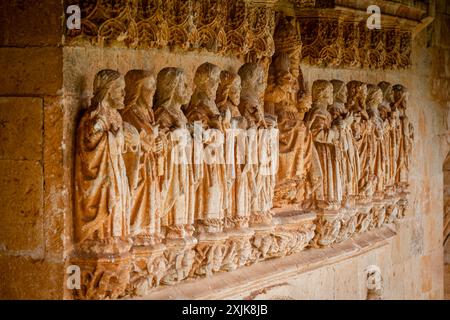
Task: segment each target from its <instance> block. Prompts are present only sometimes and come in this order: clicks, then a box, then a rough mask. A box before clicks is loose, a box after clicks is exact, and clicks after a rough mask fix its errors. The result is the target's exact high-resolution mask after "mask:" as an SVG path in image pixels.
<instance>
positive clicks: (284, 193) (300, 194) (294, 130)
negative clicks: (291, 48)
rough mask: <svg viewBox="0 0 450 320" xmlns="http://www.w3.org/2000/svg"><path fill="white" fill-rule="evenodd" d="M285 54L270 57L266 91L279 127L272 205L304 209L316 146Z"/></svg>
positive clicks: (267, 108) (266, 97)
mask: <svg viewBox="0 0 450 320" xmlns="http://www.w3.org/2000/svg"><path fill="white" fill-rule="evenodd" d="M290 68H291V59H290V58H289V55H288V54H284V53H282V54H279V55H277V56H275V57H274V58H273V62H272V64H271V66H270V69H269V80H268V87H267V90H266V94H265V109H266V112H271V113H273V114H274V115H275V116H276V117H277V121H278V129H279V132H280V133H279V167H278V172H277V185H276V187H275V199H274V207H275V208H282V209H290V210H292V209H294V210H303V209H306V208H308V207H309V205H310V204H311V202H308V200H310V199H308V198H309V192H308V189H310V188H308V187H310V186H311V184H312V181H308V179H309V178H310V177H311V174H310V173H311V170H312V165H313V157H314V155H316V154H315V149H314V145H313V141H312V135H311V133H310V131H309V129H308V128H307V127H306V125H305V123H304V122H303V119H302V118H301V115H300V112H299V110H298V105H297V104H298V101H297V98H298V97H297V91H298V88H299V85H298V79H297V78H295V77H294V76H293V74H292V73H291V69H290Z"/></svg>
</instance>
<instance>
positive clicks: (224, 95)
mask: <svg viewBox="0 0 450 320" xmlns="http://www.w3.org/2000/svg"><path fill="white" fill-rule="evenodd" d="M240 101H241V78H240V77H239V75H237V74H235V73H232V72H229V71H226V70H223V71H222V72H221V73H220V85H219V88H218V89H217V96H216V103H217V107H218V108H219V111H220V112H221V114H222V115H226V114H227V113H229V114H231V121H230V123H229V126H228V127H227V126H224V127H225V161H226V174H225V176H226V181H227V184H226V198H227V199H228V201H229V203H228V206H227V208H226V210H225V227H226V228H227V229H233V228H236V229H239V228H245V227H247V226H248V210H249V197H248V195H249V190H248V177H247V174H244V168H245V148H246V134H245V130H246V129H247V121H246V119H245V118H244V117H243V116H242V115H241V112H240V111H239V103H240Z"/></svg>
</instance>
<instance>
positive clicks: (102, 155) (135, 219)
mask: <svg viewBox="0 0 450 320" xmlns="http://www.w3.org/2000/svg"><path fill="white" fill-rule="evenodd" d="M293 66H295V63H292V61H291V60H290V57H289V54H287V53H283V52H280V53H277V54H276V55H275V56H274V58H273V60H272V64H271V66H270V69H269V76H268V77H266V76H265V74H264V73H265V71H264V68H263V67H262V65H261V64H258V63H246V64H244V65H242V67H241V68H240V69H239V72H238V73H233V72H230V71H227V70H221V69H220V68H219V67H218V66H216V65H214V64H211V63H208V62H206V63H203V64H201V65H200V66H198V68H197V71H196V73H195V76H194V81H193V84H190V83H188V82H187V80H186V75H185V73H184V71H183V69H180V68H173V67H166V68H163V69H162V70H161V71H160V72H159V73H158V74H157V75H155V74H152V73H151V72H149V71H145V70H130V71H129V72H127V74H126V75H125V76H123V75H121V74H120V73H118V72H117V71H113V70H101V71H99V72H98V74H97V75H96V77H95V79H94V96H93V98H92V102H91V106H90V107H89V108H88V109H87V110H85V111H84V113H83V115H82V117H81V120H80V122H79V126H78V131H77V136H76V138H77V139H76V140H77V144H76V157H75V192H74V202H75V207H74V242H75V249H74V251H73V256H72V262H73V263H76V264H77V265H79V266H80V268H81V269H82V287H81V289H79V290H76V292H75V295H74V296H75V298H79V299H110V298H111V299H114V298H120V297H124V296H127V295H128V296H135V295H141V296H142V295H145V294H146V293H148V292H149V291H151V290H152V288H155V287H157V286H161V285H174V284H177V283H179V282H180V281H183V280H184V279H187V278H197V277H205V276H211V275H213V274H214V273H217V272H224V271H225V272H226V271H232V270H236V269H238V268H240V267H243V266H246V265H250V264H254V263H258V262H260V261H263V260H267V259H271V258H279V257H283V256H286V255H291V254H294V253H297V252H300V251H302V250H304V249H305V248H307V247H312V248H314V247H324V246H330V245H332V244H333V243H336V242H342V241H345V240H347V239H349V238H351V237H352V236H354V235H355V234H357V233H363V232H366V231H368V230H372V229H375V228H381V227H382V226H383V225H384V224H390V223H394V222H396V221H397V220H398V219H401V218H402V217H403V216H404V215H405V211H406V209H407V206H408V200H407V196H408V172H409V167H410V161H411V160H410V158H411V153H412V146H413V142H414V129H413V126H412V124H411V123H410V121H409V119H408V117H407V115H406V109H407V106H408V91H407V89H406V88H405V87H404V86H402V85H399V84H397V85H394V86H392V85H391V84H389V83H387V82H382V83H380V84H378V85H375V84H366V83H363V82H361V81H356V80H353V81H350V82H348V83H344V82H342V81H340V80H332V81H328V80H316V81H314V83H313V84H312V86H311V88H310V89H309V88H308V89H307V90H306V91H305V92H304V93H303V94H302V95H300V97H299V94H298V90H299V88H300V87H302V86H305V84H299V82H298V81H299V78H298V77H296V76H295V75H294V74H295V73H298V70H294V69H292V67H293ZM294 71H295V72H294ZM266 79H267V80H266ZM306 86H307V85H306Z"/></svg>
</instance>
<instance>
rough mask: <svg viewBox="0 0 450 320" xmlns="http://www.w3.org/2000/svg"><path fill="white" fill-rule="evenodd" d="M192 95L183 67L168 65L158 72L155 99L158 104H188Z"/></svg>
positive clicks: (166, 105) (165, 105)
mask: <svg viewBox="0 0 450 320" xmlns="http://www.w3.org/2000/svg"><path fill="white" fill-rule="evenodd" d="M190 95H191V91H190V89H189V87H188V85H187V82H186V75H185V73H184V70H183V69H181V68H173V67H167V68H164V69H162V70H161V71H160V72H159V73H158V77H157V79H156V94H155V100H154V101H155V105H156V106H164V107H168V106H170V104H171V103H174V104H178V105H183V104H187V103H189V99H190Z"/></svg>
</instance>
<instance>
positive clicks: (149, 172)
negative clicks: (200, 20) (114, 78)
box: [121, 70, 162, 244]
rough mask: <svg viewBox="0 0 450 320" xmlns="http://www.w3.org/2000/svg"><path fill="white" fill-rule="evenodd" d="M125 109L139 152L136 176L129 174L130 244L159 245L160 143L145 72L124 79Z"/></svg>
mask: <svg viewBox="0 0 450 320" xmlns="http://www.w3.org/2000/svg"><path fill="white" fill-rule="evenodd" d="M125 83H126V87H125V92H126V95H125V108H124V109H123V110H122V111H121V115H122V118H123V119H124V121H127V122H128V123H130V124H131V125H133V126H134V127H135V128H136V129H137V130H138V131H139V136H140V149H139V152H138V153H137V154H136V156H135V158H136V159H129V160H134V161H133V162H134V163H137V165H138V168H137V169H138V170H137V171H138V177H137V179H135V178H133V177H132V176H131V174H130V172H129V176H128V178H129V180H130V186H131V194H132V202H131V218H130V222H131V234H132V235H133V237H134V243H135V244H136V243H137V242H144V243H146V242H147V243H150V244H151V243H155V242H160V236H161V235H160V231H161V230H160V213H159V205H160V199H159V197H160V194H161V192H160V190H159V187H160V185H159V181H158V180H159V173H158V163H159V162H160V160H162V159H160V157H159V156H160V153H161V151H162V142H161V139H160V138H159V135H158V131H159V130H158V127H157V126H156V125H155V117H154V113H153V109H152V107H153V96H154V93H155V90H156V80H155V77H154V76H153V75H152V74H151V73H150V72H148V71H144V70H131V71H129V72H128V73H127V74H126V76H125Z"/></svg>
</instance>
